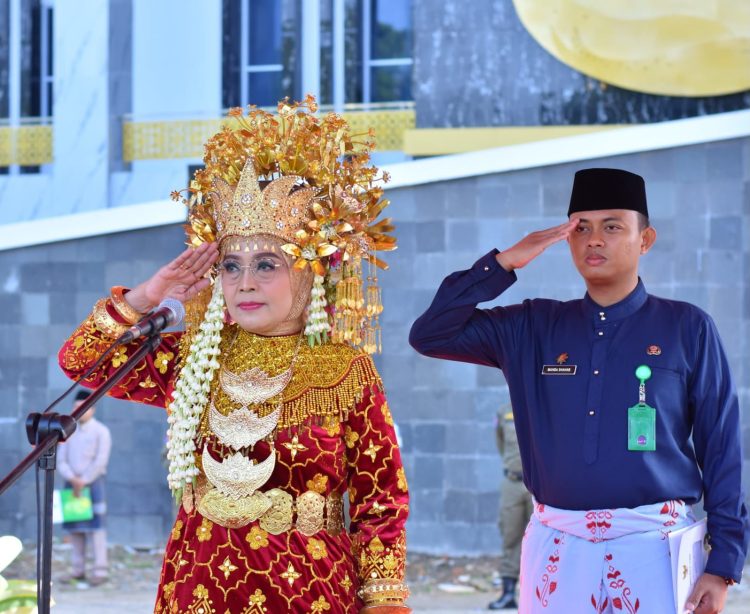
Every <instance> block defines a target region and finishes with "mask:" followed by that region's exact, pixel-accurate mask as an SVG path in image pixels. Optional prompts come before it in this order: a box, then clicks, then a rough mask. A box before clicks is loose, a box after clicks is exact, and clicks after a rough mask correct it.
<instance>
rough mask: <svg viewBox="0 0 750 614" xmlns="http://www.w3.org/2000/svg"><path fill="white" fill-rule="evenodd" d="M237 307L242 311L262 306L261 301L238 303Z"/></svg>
mask: <svg viewBox="0 0 750 614" xmlns="http://www.w3.org/2000/svg"><path fill="white" fill-rule="evenodd" d="M237 307H239V308H240V309H242V311H255V310H256V309H259V308H261V307H263V303H252V302H250V303H239V304H238V305H237Z"/></svg>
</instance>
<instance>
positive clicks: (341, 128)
mask: <svg viewBox="0 0 750 614" xmlns="http://www.w3.org/2000/svg"><path fill="white" fill-rule="evenodd" d="M316 111H317V104H316V102H315V98H314V97H312V96H308V97H307V98H306V99H305V100H304V101H303V102H298V103H289V102H288V101H287V100H286V99H285V100H282V101H281V102H279V105H278V112H277V114H272V113H268V112H266V111H263V110H261V109H257V108H256V107H254V106H251V107H250V108H249V110H248V113H247V115H245V114H244V113H243V110H242V109H241V108H234V109H231V110H230V111H229V117H230V118H233V119H234V120H235V122H236V123H235V125H234V126H229V125H225V126H224V127H223V128H222V129H221V130H220V131H219V132H218V133H217V134H215V135H214V136H212V137H211V138H210V139H209V140H208V142H207V143H206V146H205V155H204V158H203V161H204V163H205V167H204V168H203V169H200V170H198V171H196V172H195V175H194V178H193V180H192V181H191V183H190V187H189V188H188V192H189V195H188V197H187V198H180V194H179V193H178V192H173V193H172V197H173V199H175V200H182V202H184V203H185V204H186V205H187V206H188V207H189V215H188V224H187V225H186V226H185V228H186V233H187V238H188V244H189V245H192V246H194V247H197V246H198V245H200V244H201V243H203V242H205V241H218V242H219V244H220V245H223V244H224V242H225V241H226V240H227V239H229V238H231V237H237V238H240V239H241V238H243V237H250V236H253V235H258V234H263V235H273V236H276V237H279V238H280V239H282V240H283V241H286V243H285V244H284V245H283V247H282V249H283V250H284V251H285V252H286V253H288V254H290V255H291V256H292V257H293V258H294V267H295V268H297V269H304V268H306V267H307V266H310V268H311V269H312V271H313V272H314V274H315V277H314V285H313V292H312V302H311V305H310V309H309V313H308V322H307V328H306V331H305V332H306V334H307V335H308V338H309V339H310V342H311V343H314V342H325V341H326V340H327V339H328V338H329V336H330V337H331V338H332V339H333V341H335V342H346V343H349V344H351V345H353V346H355V347H362V348H363V349H364V350H366V351H368V352H374V351H380V345H381V343H380V327H379V324H378V316H379V314H380V313H381V311H382V309H383V307H382V302H381V299H380V288H379V287H378V279H377V274H376V269H377V268H378V267H379V268H382V269H387V266H386V265H385V263H384V262H382V261H381V260H380V259H378V258H377V257H376V256H375V252H377V251H388V250H393V249H395V248H396V239H395V238H394V237H393V236H391V235H390V234H389V233H390V232H392V231H393V225H392V224H391V220H390V219H389V218H385V219H383V220H381V221H376V220H377V218H378V217H379V216H380V214H381V213H382V211H383V209H385V207H387V206H388V204H389V203H388V201H387V200H384V199H382V196H383V188H382V183H384V182H386V181H388V176H387V174H386V173H382V174H380V172H379V170H378V168H377V167H375V166H373V165H372V164H371V163H370V151H371V150H372V149H373V148H374V147H375V142H374V138H373V137H374V134H373V132H372V130H370V131H368V132H366V133H363V134H352V133H351V132H350V129H349V125H348V124H347V122H346V120H345V119H344V118H343V117H341V116H340V115H337V114H335V113H328V114H327V115H325V116H323V117H318V116H316V115H315V113H316ZM262 182H265V183H266V185H265V187H263V188H261V186H260V183H262ZM365 286H366V287H365ZM201 307H202V306H201ZM195 311H196V310H195V309H193V312H195ZM197 311H198V312H199V313H200V316H201V317H202V313H203V310H202V309H200V308H199V309H198V310H197ZM189 312H190V310H189Z"/></svg>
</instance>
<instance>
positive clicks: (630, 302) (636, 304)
mask: <svg viewBox="0 0 750 614" xmlns="http://www.w3.org/2000/svg"><path fill="white" fill-rule="evenodd" d="M647 298H648V293H647V292H646V288H645V287H644V285H643V281H641V278H640V277H639V278H638V284H637V285H636V286H635V289H634V290H633V291H632V292H631V293H630V294H628V295H627V296H626V297H625V298H624V299H622V300H621V301H619V302H617V303H614V304H613V305H609V306H608V307H602V306H601V305H598V304H597V303H596V302H594V299H592V298H591V296H589V293H588V292H587V293H586V296H584V297H583V312H584V314H585V315H586V317H587V318H591V319H593V320H594V321H595V322H596V323H600V322H613V321H616V320H622V319H623V318H627V317H628V316H631V315H633V314H634V313H635V312H636V311H638V310H639V309H640V308H641V307H642V306H643V304H644V303H645V302H646V299H647Z"/></svg>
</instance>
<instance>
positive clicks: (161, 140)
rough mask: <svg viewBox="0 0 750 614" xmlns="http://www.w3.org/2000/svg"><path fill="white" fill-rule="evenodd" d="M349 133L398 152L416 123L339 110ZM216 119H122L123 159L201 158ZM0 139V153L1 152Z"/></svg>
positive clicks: (401, 112) (404, 114)
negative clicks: (366, 136) (370, 136)
mask: <svg viewBox="0 0 750 614" xmlns="http://www.w3.org/2000/svg"><path fill="white" fill-rule="evenodd" d="M343 115H344V117H345V118H346V120H347V121H348V122H349V125H350V126H351V128H352V132H353V133H357V132H361V133H363V138H364V134H366V133H367V131H368V129H369V128H372V129H373V130H374V131H375V139H376V141H377V149H378V150H380V151H402V150H403V138H404V133H405V132H406V131H407V130H411V129H413V128H414V127H415V126H416V118H415V113H414V109H413V107H412V108H406V109H383V110H377V111H351V112H345V113H343ZM222 121H223V120H220V119H215V120H214V119H210V120H172V121H169V120H165V121H148V122H146V121H126V122H124V123H123V135H122V137H123V138H122V157H123V160H125V161H127V162H131V161H133V160H164V159H176V158H201V157H202V156H203V144H204V143H205V142H206V141H207V140H208V138H209V137H210V136H212V135H213V134H215V133H216V132H217V131H218V130H219V129H220V127H221V125H222ZM0 139H2V135H1V134H0ZM1 148H2V140H0V155H2V149H1Z"/></svg>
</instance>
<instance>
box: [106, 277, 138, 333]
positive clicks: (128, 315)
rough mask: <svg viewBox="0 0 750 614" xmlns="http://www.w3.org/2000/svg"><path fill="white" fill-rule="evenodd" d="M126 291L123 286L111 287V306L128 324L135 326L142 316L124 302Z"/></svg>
mask: <svg viewBox="0 0 750 614" xmlns="http://www.w3.org/2000/svg"><path fill="white" fill-rule="evenodd" d="M126 290H127V288H126V287H125V286H112V290H111V295H110V296H111V298H112V306H113V307H114V308H115V311H116V312H117V313H118V314H119V315H120V316H121V317H122V319H123V320H125V321H126V322H127V323H128V324H135V323H136V322H138V321H139V320H140V319H141V318H142V317H143V314H142V313H141V312H140V311H138V310H137V309H136V308H135V307H133V306H132V305H131V304H130V303H128V302H127V301H126V300H125V291H126Z"/></svg>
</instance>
